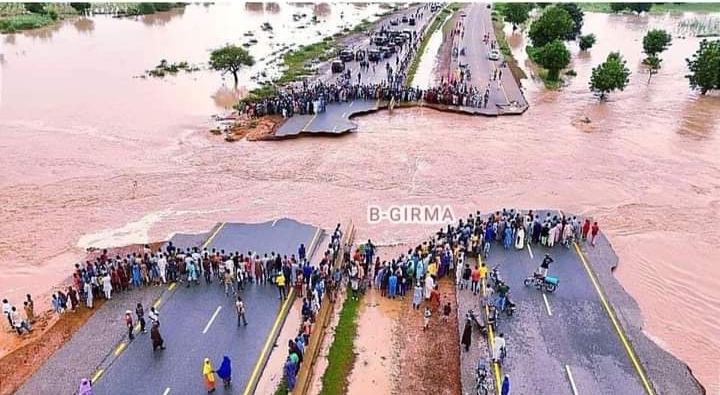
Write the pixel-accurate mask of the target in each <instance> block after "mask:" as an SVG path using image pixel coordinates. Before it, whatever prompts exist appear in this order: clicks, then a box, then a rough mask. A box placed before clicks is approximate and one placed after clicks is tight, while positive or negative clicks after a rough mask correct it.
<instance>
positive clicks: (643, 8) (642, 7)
mask: <svg viewBox="0 0 720 395" xmlns="http://www.w3.org/2000/svg"><path fill="white" fill-rule="evenodd" d="M627 8H628V9H629V10H630V11H634V12H637V13H638V14H639V13H641V12H648V11H650V9H651V8H652V3H627Z"/></svg>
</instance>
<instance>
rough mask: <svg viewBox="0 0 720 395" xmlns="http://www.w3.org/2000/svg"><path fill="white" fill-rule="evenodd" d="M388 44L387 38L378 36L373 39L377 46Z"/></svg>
mask: <svg viewBox="0 0 720 395" xmlns="http://www.w3.org/2000/svg"><path fill="white" fill-rule="evenodd" d="M387 42H388V39H387V37H385V36H382V35H377V36H375V37H373V44H375V45H378V46H381V45H385V44H387Z"/></svg>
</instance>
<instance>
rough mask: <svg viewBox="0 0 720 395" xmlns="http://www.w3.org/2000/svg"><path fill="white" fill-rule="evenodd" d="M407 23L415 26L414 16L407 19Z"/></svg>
mask: <svg viewBox="0 0 720 395" xmlns="http://www.w3.org/2000/svg"><path fill="white" fill-rule="evenodd" d="M408 25H410V26H415V18H410V19H408Z"/></svg>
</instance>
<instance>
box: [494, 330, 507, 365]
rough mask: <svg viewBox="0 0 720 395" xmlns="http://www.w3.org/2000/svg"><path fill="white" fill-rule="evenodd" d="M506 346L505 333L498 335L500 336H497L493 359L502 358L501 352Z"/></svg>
mask: <svg viewBox="0 0 720 395" xmlns="http://www.w3.org/2000/svg"><path fill="white" fill-rule="evenodd" d="M505 346H506V344H505V335H504V334H502V333H501V334H499V335H498V337H496V338H495V344H494V347H493V360H495V361H499V360H500V357H501V354H502V352H503V351H504V349H505Z"/></svg>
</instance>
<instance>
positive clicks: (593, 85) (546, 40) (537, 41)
mask: <svg viewBox="0 0 720 395" xmlns="http://www.w3.org/2000/svg"><path fill="white" fill-rule="evenodd" d="M611 6H612V7H613V10H614V11H621V10H631V11H634V12H638V13H639V12H643V11H649V10H650V7H651V6H652V4H651V3H612V4H611ZM533 7H534V5H533V4H532V3H509V4H505V5H504V6H503V8H502V14H503V17H504V18H505V20H506V21H507V22H509V23H511V24H512V26H513V29H517V26H518V25H520V24H522V23H525V22H526V21H527V20H528V19H529V15H530V11H532V9H533ZM583 18H584V14H583V12H582V10H581V9H580V8H579V7H578V6H577V5H576V4H575V3H561V4H557V5H554V6H548V7H546V8H545V9H544V10H543V13H542V14H541V15H540V16H539V17H538V18H537V19H536V20H534V21H533V22H532V23H531V25H530V29H529V31H528V36H529V38H530V41H531V43H532V45H530V46H528V48H527V50H528V55H529V56H530V58H531V59H532V60H533V62H535V63H536V64H538V65H540V66H541V67H543V68H545V69H546V70H547V71H548V73H547V77H546V80H547V81H550V82H551V83H552V82H556V81H558V80H559V78H560V70H562V69H564V68H565V67H567V65H568V64H570V51H568V49H567V47H566V46H565V43H564V41H570V40H577V41H578V45H579V47H580V49H581V50H583V51H585V50H588V49H590V48H591V47H592V46H593V45H594V44H595V42H596V37H595V35H594V34H588V35H585V36H583V35H581V31H582V26H583ZM671 44H672V36H671V35H670V33H668V32H667V31H665V30H662V29H655V30H650V31H648V32H647V34H646V35H645V37H644V38H643V52H644V54H645V58H644V59H643V61H642V62H643V64H644V65H645V66H646V67H647V68H648V71H649V77H648V83H649V82H650V80H651V79H652V76H653V75H655V74H657V73H658V71H659V70H660V68H661V64H662V59H661V57H660V55H661V54H662V52H664V51H665V50H667V48H668V47H669V46H670V45H671ZM686 61H687V64H688V68H689V69H690V74H688V75H687V78H688V79H689V81H690V86H691V87H692V88H693V89H699V90H700V91H701V93H703V94H705V93H706V92H708V91H709V90H713V89H720V41H714V42H709V41H703V42H702V43H701V45H700V48H699V49H698V52H697V53H696V54H695V55H694V56H693V58H692V59H687V60H686ZM629 78H630V70H629V69H628V68H627V65H626V61H625V60H624V59H623V57H622V55H621V54H620V53H618V52H613V53H610V54H609V55H608V57H607V58H606V60H605V61H604V62H603V63H601V64H600V65H598V66H597V67H595V68H593V71H592V76H591V78H590V89H591V90H592V91H593V92H595V93H596V94H597V95H598V97H600V99H604V98H606V97H607V94H608V93H610V92H612V91H614V90H623V89H624V88H625V87H626V86H627V84H628V82H629Z"/></svg>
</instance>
